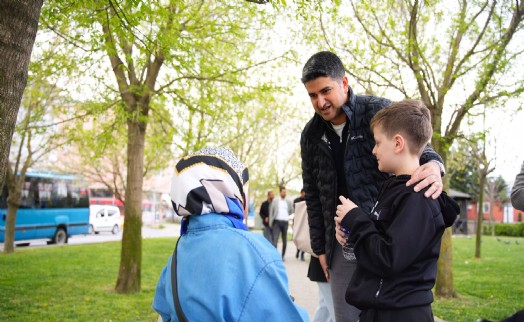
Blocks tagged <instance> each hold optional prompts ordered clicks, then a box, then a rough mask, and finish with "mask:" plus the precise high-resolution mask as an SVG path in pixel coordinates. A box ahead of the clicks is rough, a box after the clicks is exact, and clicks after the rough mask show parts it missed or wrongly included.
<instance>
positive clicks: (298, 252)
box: [293, 188, 306, 261]
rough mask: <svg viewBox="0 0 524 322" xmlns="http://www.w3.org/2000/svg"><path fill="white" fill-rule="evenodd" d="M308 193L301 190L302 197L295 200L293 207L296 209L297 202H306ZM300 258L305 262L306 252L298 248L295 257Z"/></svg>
mask: <svg viewBox="0 0 524 322" xmlns="http://www.w3.org/2000/svg"><path fill="white" fill-rule="evenodd" d="M305 196H306V193H305V192H304V189H303V188H302V189H300V196H298V197H297V198H295V200H293V207H294V208H296V203H297V202H302V201H306V197H305ZM299 256H300V260H301V261H304V251H302V250H300V249H298V248H297V254H296V255H295V258H298V257H299Z"/></svg>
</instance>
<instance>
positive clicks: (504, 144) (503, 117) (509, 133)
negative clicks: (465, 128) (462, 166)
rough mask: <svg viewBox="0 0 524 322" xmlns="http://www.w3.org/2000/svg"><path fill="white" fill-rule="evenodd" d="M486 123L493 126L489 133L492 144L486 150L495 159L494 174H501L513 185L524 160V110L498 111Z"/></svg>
mask: <svg viewBox="0 0 524 322" xmlns="http://www.w3.org/2000/svg"><path fill="white" fill-rule="evenodd" d="M486 123H487V125H489V126H490V127H491V128H490V130H489V131H490V132H489V134H488V141H490V143H491V144H490V146H489V147H488V148H487V149H486V152H487V154H488V157H490V158H492V159H494V160H495V171H494V172H493V173H492V176H499V175H501V176H502V177H503V178H504V180H505V181H506V183H507V184H508V185H510V186H512V185H513V182H514V181H515V176H516V175H517V174H518V173H519V172H520V169H521V165H522V162H523V161H524V142H523V141H524V111H519V112H516V113H513V114H512V113H504V112H503V111H496V112H493V113H492V115H490V116H489V117H488V118H487V120H486ZM495 142H496V143H495Z"/></svg>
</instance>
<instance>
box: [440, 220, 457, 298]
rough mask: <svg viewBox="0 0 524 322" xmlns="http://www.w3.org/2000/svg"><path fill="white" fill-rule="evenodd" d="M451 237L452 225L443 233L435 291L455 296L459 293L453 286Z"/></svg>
mask: <svg viewBox="0 0 524 322" xmlns="http://www.w3.org/2000/svg"><path fill="white" fill-rule="evenodd" d="M452 240H453V239H452V238H451V227H449V228H446V230H445V231H444V235H442V244H441V246H440V256H439V258H438V264H437V267H438V268H437V281H436V283H435V293H436V294H437V295H438V296H442V297H455V296H456V295H457V294H456V292H455V289H454V287H453V250H452V248H453V244H452Z"/></svg>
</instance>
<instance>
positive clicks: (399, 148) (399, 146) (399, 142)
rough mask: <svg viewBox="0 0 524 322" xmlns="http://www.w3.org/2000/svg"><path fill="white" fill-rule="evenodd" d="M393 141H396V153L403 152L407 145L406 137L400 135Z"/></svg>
mask: <svg viewBox="0 0 524 322" xmlns="http://www.w3.org/2000/svg"><path fill="white" fill-rule="evenodd" d="M393 140H394V141H395V153H400V152H402V151H403V150H404V147H405V144H406V141H404V137H402V135H400V134H397V135H395V137H394V138H393Z"/></svg>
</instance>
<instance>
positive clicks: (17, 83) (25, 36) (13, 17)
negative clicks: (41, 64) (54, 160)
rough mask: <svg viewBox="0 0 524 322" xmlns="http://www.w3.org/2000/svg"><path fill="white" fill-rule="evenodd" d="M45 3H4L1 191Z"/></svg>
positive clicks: (0, 6) (0, 30) (0, 4)
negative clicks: (41, 12) (39, 20)
mask: <svg viewBox="0 0 524 322" xmlns="http://www.w3.org/2000/svg"><path fill="white" fill-rule="evenodd" d="M42 4H43V0H2V1H0V17H2V18H1V19H0V57H1V58H2V59H0V189H1V188H2V187H3V185H4V182H5V176H6V169H7V167H8V160H9V150H10V148H11V139H12V137H13V131H14V128H15V124H16V117H17V115H18V109H19V108H20V102H21V100H22V94H23V93H24V89H25V86H26V84H27V71H28V69H29V60H30V59H31V52H32V50H33V44H34V42H35V38H36V32H37V29H38V19H39V17H40V11H41V9H42Z"/></svg>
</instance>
